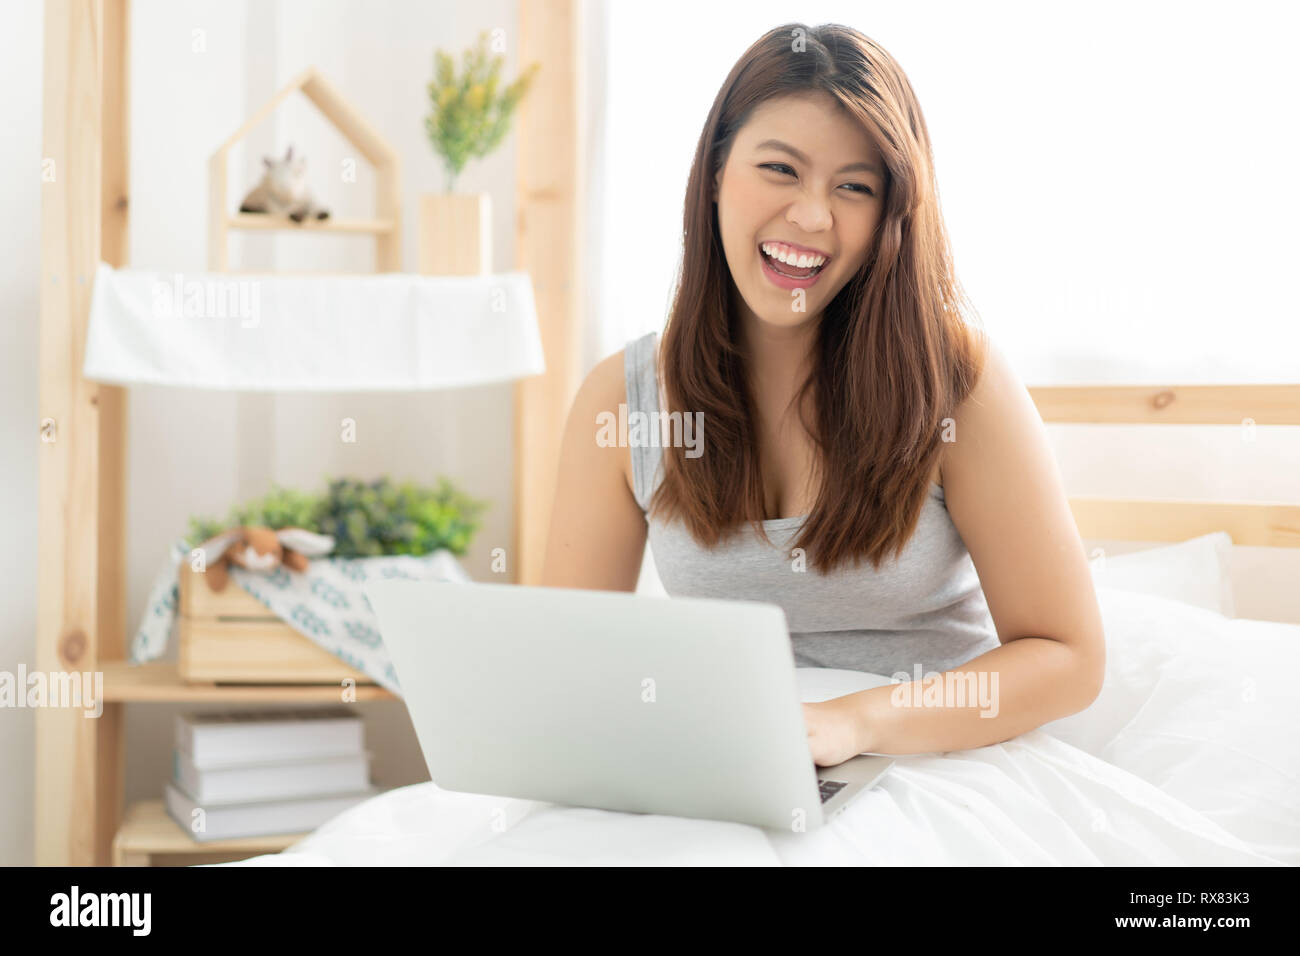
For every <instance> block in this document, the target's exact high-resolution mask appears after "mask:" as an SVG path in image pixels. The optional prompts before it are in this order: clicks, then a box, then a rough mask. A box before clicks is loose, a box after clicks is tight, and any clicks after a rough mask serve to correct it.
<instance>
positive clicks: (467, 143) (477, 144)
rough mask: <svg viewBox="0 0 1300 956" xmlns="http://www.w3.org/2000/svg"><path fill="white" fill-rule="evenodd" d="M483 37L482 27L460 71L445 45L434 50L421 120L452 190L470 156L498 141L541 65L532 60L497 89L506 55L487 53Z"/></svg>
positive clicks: (485, 152)
mask: <svg viewBox="0 0 1300 956" xmlns="http://www.w3.org/2000/svg"><path fill="white" fill-rule="evenodd" d="M487 37H488V34H487V31H484V32H482V33H480V34H479V38H478V46H477V47H476V48H474V49H470V50H466V51H465V52H464V54H463V55H462V64H463V69H462V71H461V72H460V73H459V74H457V71H456V68H455V63H454V61H453V59H452V56H451V54H449V53H446V52H444V51H443V50H435V51H434V54H433V59H434V78H433V80H432V81H431V82H430V83H429V101H430V105H431V107H432V109H431V112H430V113H429V115H428V116H427V117H426V118H425V121H424V126H425V130H426V131H427V132H428V134H429V142H431V143H432V144H433V149H434V151H435V152H436V153H437V154H438V155H439V156H441V157H442V161H443V165H444V166H445V167H446V169H447V192H451V191H452V188H453V187H454V186H455V183H456V177H457V176H458V175H460V172H461V170H463V169H464V168H465V164H466V163H467V162H468V161H469V160H470V159H471V158H474V157H482V156H486V155H487V154H488V153H490V152H491V151H492V150H494V149H495V148H496V147H497V146H498V144H500V142H501V140H502V138H503V137H504V136H505V134H506V132H507V131H508V129H509V127H510V119H511V117H512V116H513V115H514V111H515V107H516V106H518V105H519V101H520V100H522V99H523V97H524V95H525V94H526V93H527V92H528V89H529V87H530V86H531V85H532V81H533V77H534V76H535V75H536V73H537V71H538V69H540V64H537V63H533V64H531V65H530V66H529V67H528V68H527V69H526V70H524V72H523V73H522V74H521V75H520V76H519V78H518V79H516V80H515V81H514V82H513V83H510V84H509V85H507V86H506V87H505V88H504V89H503V90H500V92H498V89H499V87H500V84H501V70H502V68H503V67H504V66H505V62H506V58H505V57H504V56H500V55H498V56H493V57H491V58H490V59H489V57H488V49H487Z"/></svg>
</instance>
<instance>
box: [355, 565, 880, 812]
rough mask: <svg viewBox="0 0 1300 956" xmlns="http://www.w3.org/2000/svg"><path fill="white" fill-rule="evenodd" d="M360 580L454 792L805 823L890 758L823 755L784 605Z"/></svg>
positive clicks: (441, 780)
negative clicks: (835, 761) (815, 749)
mask: <svg viewBox="0 0 1300 956" xmlns="http://www.w3.org/2000/svg"><path fill="white" fill-rule="evenodd" d="M362 590H363V592H364V593H365V595H366V597H367V599H368V600H369V601H370V603H371V606H372V608H373V609H374V611H375V613H376V615H377V616H378V619H379V627H380V631H381V633H382V635H383V640H384V644H385V646H386V647H387V649H388V652H389V656H390V657H391V659H392V662H393V667H394V669H395V670H396V672H397V680H398V683H399V684H400V685H401V689H402V695H403V697H404V698H405V702H406V706H407V709H408V711H409V712H410V715H411V720H412V722H413V723H414V725H415V732H416V735H417V737H418V738H419V742H420V749H421V750H422V751H423V752H424V759H425V761H426V763H427V764H428V765H429V775H430V777H431V778H432V779H433V782H434V783H436V784H437V785H438V786H439V787H442V788H444V789H447V790H459V791H467V792H471V793H485V794H494V795H497V796H505V797H520V798H524V799H529V800H541V801H546V802H551V803H562V804H569V805H576V806H586V807H597V808H601V809H606V810H623V811H630V812H634V813H662V814H671V815H675V816H683V817H701V818H705V819H712V820H732V821H737V822H741V823H751V824H757V825H759V826H764V827H772V828H779V829H783V830H795V831H800V830H805V829H806V830H812V829H815V828H816V827H819V826H821V825H822V824H823V823H824V822H825V821H826V820H827V819H829V818H830V817H831V816H832V815H834V814H835V813H837V812H839V811H840V810H842V809H843V808H844V807H845V805H846V804H847V803H848V802H849V801H850V800H851V799H852V798H853V797H854V796H856V795H857V794H858V793H860V792H862V791H863V790H865V789H867V788H869V787H871V786H872V785H873V784H875V782H876V781H877V780H879V779H880V778H881V777H882V776H883V775H884V774H885V773H886V772H888V770H889V768H890V767H891V766H892V765H893V760H892V759H891V758H889V757H888V756H879V755H878V756H858V757H854V758H852V759H850V760H848V761H846V762H845V763H842V764H840V765H839V766H836V767H828V768H818V767H816V766H815V765H814V763H813V760H812V756H811V754H810V752H809V749H808V736H807V733H808V732H807V727H806V725H805V723H804V717H803V708H802V704H801V702H800V699H799V689H798V685H797V681H796V677H795V665H794V655H793V651H792V649H791V645H790V638H789V634H788V632H787V630H786V621H785V614H784V612H783V611H782V610H781V608H779V607H777V606H776V605H772V604H760V603H755V602H748V601H717V600H704V599H693V598H691V599H687V598H663V597H645V596H638V595H633V594H628V593H625V592H612V591H587V590H570V589H561V588H536V587H522V586H515V585H507V584H462V583H453V582H436V581H412V580H405V579H400V580H399V579H392V580H381V581H372V582H369V583H367V584H365V585H363V587H362Z"/></svg>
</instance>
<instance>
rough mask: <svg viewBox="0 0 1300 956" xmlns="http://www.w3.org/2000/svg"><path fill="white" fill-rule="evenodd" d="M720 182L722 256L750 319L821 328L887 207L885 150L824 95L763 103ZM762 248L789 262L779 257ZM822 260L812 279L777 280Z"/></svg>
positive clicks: (717, 181) (862, 258) (717, 187)
mask: <svg viewBox="0 0 1300 956" xmlns="http://www.w3.org/2000/svg"><path fill="white" fill-rule="evenodd" d="M714 185H715V192H714V198H715V201H716V202H717V204H718V226H719V229H720V230H721V233H722V247H723V252H724V253H725V254H726V257H727V266H728V268H729V269H730V270H731V278H732V282H733V283H734V285H735V291H736V292H738V293H739V301H738V302H737V303H736V304H737V306H738V308H739V309H740V311H741V319H742V321H744V322H746V323H751V322H754V321H755V320H757V321H758V322H759V323H762V324H765V325H771V326H779V327H783V328H790V327H795V326H801V325H805V324H808V323H812V322H815V321H816V320H817V319H818V318H819V317H820V315H821V313H822V310H823V309H825V307H826V305H827V303H829V302H830V301H831V300H832V299H834V298H835V295H836V293H838V292H839V291H840V289H842V288H843V287H844V285H845V283H847V282H848V281H849V280H850V279H851V278H853V276H854V275H855V274H856V273H857V271H858V270H859V269H860V268H861V267H862V264H863V263H864V262H865V261H866V258H867V253H868V252H869V251H870V243H871V238H872V236H873V234H874V231H875V228H876V223H877V222H878V221H879V219H880V216H881V215H882V212H883V209H884V192H885V176H884V164H883V163H882V162H881V159H880V154H879V152H878V151H877V150H876V148H875V145H874V144H873V143H872V141H871V138H870V137H869V136H868V135H867V133H866V131H865V130H864V129H863V128H862V127H861V126H860V125H859V124H858V123H857V122H855V121H854V120H853V119H851V118H850V117H849V116H848V115H847V114H846V113H844V112H843V111H842V109H841V108H840V107H839V106H838V104H836V103H835V101H834V100H832V99H831V98H830V96H828V95H827V94H824V93H807V94H796V95H791V96H783V97H779V98H777V99H772V100H768V101H767V102H765V103H763V104H762V105H760V106H758V107H757V108H756V109H755V110H754V112H753V114H752V115H751V116H750V119H749V121H748V122H747V123H746V124H745V125H744V126H743V127H742V128H741V129H740V131H739V132H738V133H737V134H736V138H735V140H734V142H733V143H732V148H731V153H730V155H729V156H728V157H727V161H726V164H725V165H724V166H723V168H722V170H721V171H720V172H719V174H718V176H717V178H716V179H715V180H714ZM764 249H767V250H768V251H771V252H777V253H778V254H784V255H785V256H786V258H787V259H789V261H788V262H782V261H780V260H779V259H778V260H775V261H774V260H773V259H771V258H769V257H768V256H767V255H765V254H764V251H763V250H764ZM818 255H820V256H824V257H826V261H825V263H824V264H823V265H822V266H821V269H820V271H819V272H818V273H817V274H816V276H815V277H813V278H812V279H800V278H787V277H783V276H781V275H779V274H777V273H778V272H787V273H795V274H798V273H801V272H806V271H807V269H808V268H809V267H812V266H813V265H814V264H815V263H816V261H817V258H816V257H817V256H818ZM791 256H807V257H809V258H805V259H798V258H790V257H791ZM799 262H803V263H804V267H803V268H800V266H799V265H798V263H799ZM734 299H735V295H734V293H733V300H734Z"/></svg>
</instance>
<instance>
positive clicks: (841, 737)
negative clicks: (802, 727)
mask: <svg viewBox="0 0 1300 956" xmlns="http://www.w3.org/2000/svg"><path fill="white" fill-rule="evenodd" d="M854 696H855V695H853V694H849V695H847V696H845V697H835V698H832V699H831V700H824V701H821V702H819V703H816V704H804V705H803V716H804V722H805V723H806V724H807V725H808V747H809V749H810V750H812V757H813V763H815V764H816V765H817V766H819V767H833V766H835V765H836V764H841V763H843V762H844V761H846V760H848V759H849V758H850V757H856V756H857V755H858V754H860V753H862V752H863V751H864V750H867V749H869V748H868V747H865V746H864V745H863V741H864V733H863V729H864V728H863V726H862V714H861V711H860V709H859V708H858V707H857V706H856V703H857V702H856V701H855V700H854Z"/></svg>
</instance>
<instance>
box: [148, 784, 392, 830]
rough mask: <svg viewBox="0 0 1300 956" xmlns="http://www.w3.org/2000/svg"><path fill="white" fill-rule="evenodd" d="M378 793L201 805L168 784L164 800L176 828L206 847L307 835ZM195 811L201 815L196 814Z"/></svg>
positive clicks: (370, 788)
mask: <svg viewBox="0 0 1300 956" xmlns="http://www.w3.org/2000/svg"><path fill="white" fill-rule="evenodd" d="M378 793H380V790H379V788H378V787H369V788H367V789H366V790H364V791H362V792H360V793H346V794H336V795H335V796H332V797H311V798H304V797H299V798H295V799H293V800H270V801H263V802H259V803H226V804H200V803H199V802H198V801H196V800H192V799H191V798H190V797H188V796H187V795H186V794H184V793H182V792H181V791H180V790H178V789H177V788H176V787H175V786H174V785H172V784H170V783H169V784H167V794H166V797H167V812H168V814H170V815H171V818H172V819H173V820H175V821H176V824H177V825H178V826H179V827H180V828H181V829H182V830H184V831H185V832H186V833H188V834H189V835H190V837H192V838H193V839H194V840H195V841H197V842H199V843H209V842H211V841H213V840H235V839H239V838H240V837H255V836H271V835H273V834H294V833H306V832H308V831H309V830H314V829H316V828H317V827H318V826H320V825H321V824H322V823H325V822H327V821H329V820H332V819H334V818H335V817H336V816H338V815H339V814H340V813H342V812H343V811H344V810H347V809H349V808H350V807H354V806H356V805H357V804H358V803H361V802H362V801H363V800H368V799H370V798H371V797H373V796H376V795H377V794H378ZM198 810H201V811H202V813H196V812H195V811H198Z"/></svg>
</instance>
